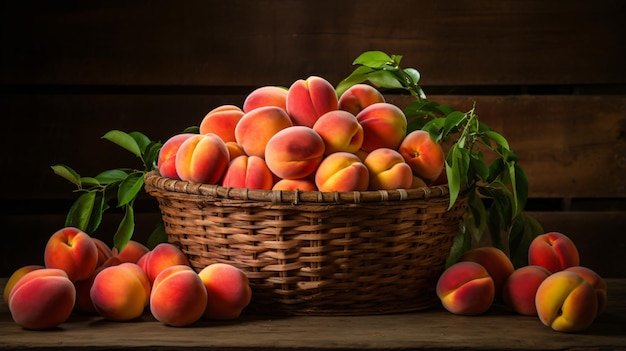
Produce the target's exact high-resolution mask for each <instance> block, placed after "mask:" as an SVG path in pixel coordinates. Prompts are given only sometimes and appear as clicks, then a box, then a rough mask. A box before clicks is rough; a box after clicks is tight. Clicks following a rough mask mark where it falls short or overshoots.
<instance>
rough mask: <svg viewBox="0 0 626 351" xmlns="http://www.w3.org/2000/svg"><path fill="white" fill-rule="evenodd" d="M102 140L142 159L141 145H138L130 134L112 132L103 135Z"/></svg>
mask: <svg viewBox="0 0 626 351" xmlns="http://www.w3.org/2000/svg"><path fill="white" fill-rule="evenodd" d="M102 138H103V139H106V140H108V141H110V142H112V143H114V144H116V145H118V146H120V147H122V148H124V149H126V150H128V151H130V152H132V153H133V154H134V155H135V156H137V157H141V148H140V147H139V144H137V141H136V140H135V138H133V137H132V136H131V135H130V134H128V133H125V132H122V131H119V130H111V131H109V132H107V133H106V134H105V135H103V136H102Z"/></svg>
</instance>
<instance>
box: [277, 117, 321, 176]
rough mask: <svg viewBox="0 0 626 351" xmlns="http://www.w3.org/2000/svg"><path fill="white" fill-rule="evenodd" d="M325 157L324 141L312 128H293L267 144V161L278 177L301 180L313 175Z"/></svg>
mask: <svg viewBox="0 0 626 351" xmlns="http://www.w3.org/2000/svg"><path fill="white" fill-rule="evenodd" d="M323 157H324V140H322V137H320V136H319V134H317V132H316V131H314V130H313V129H312V128H309V127H305V126H292V127H288V128H285V129H283V130H281V131H279V132H278V133H276V134H275V135H274V136H272V138H271V139H270V140H269V141H268V142H267V146H266V152H265V161H266V162H267V166H268V167H269V169H270V170H271V171H272V173H274V174H275V175H276V176H277V177H279V178H283V179H300V178H304V177H306V176H308V175H310V174H312V173H313V172H314V171H315V169H316V168H317V166H318V165H319V164H320V162H321V161H322V158H323Z"/></svg>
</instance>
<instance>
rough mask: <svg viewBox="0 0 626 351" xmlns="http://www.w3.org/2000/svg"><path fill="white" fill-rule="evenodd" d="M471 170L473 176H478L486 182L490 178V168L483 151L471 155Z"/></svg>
mask: <svg viewBox="0 0 626 351" xmlns="http://www.w3.org/2000/svg"><path fill="white" fill-rule="evenodd" d="M469 169H470V171H469V172H470V173H471V174H476V175H477V176H478V177H479V178H480V179H482V180H486V179H487V178H488V177H489V167H488V166H487V164H486V163H485V157H484V155H483V153H482V152H481V151H476V152H472V153H471V154H470V168H469Z"/></svg>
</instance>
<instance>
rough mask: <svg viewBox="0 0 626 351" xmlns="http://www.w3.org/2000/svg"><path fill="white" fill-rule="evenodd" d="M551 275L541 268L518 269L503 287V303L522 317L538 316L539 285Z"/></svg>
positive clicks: (526, 267)
mask: <svg viewBox="0 0 626 351" xmlns="http://www.w3.org/2000/svg"><path fill="white" fill-rule="evenodd" d="M550 274H552V273H550V271H549V270H547V269H545V268H543V267H541V266H524V267H521V268H518V269H516V270H515V271H514V272H513V273H512V274H511V275H510V276H509V279H507V280H506V282H505V283H504V286H503V287H502V301H503V302H504V303H505V304H506V305H507V306H509V307H510V308H511V309H512V310H513V311H515V312H517V313H519V314H521V315H525V316H536V315H537V307H536V306H535V295H536V294H537V289H538V288H539V285H541V283H542V282H543V281H544V280H545V279H546V278H547V277H548V276H550Z"/></svg>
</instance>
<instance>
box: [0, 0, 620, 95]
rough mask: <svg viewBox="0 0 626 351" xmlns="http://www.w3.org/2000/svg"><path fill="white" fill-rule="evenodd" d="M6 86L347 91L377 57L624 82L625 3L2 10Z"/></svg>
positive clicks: (293, 2) (486, 71)
mask: <svg viewBox="0 0 626 351" xmlns="http://www.w3.org/2000/svg"><path fill="white" fill-rule="evenodd" d="M2 10H3V11H2V12H1V15H0V16H1V17H0V23H1V26H2V27H1V28H2V30H1V31H0V39H1V41H2V43H3V45H2V46H3V47H2V51H3V55H1V56H0V83H1V84H10V85H12V84H18V85H19V84H52V85H54V84H61V85H65V84H70V85H72V84H86V85H121V86H126V85H155V86H164V85H177V86H259V85H264V84H282V85H284V84H288V83H290V82H292V81H293V80H295V79H297V78H306V77H307V76H308V75H314V74H315V75H321V76H323V77H326V78H327V79H329V80H331V81H332V82H333V83H337V82H338V80H339V79H341V78H343V77H345V76H346V75H347V74H348V73H349V72H350V71H351V70H352V69H353V67H352V66H351V65H350V63H351V62H352V60H353V59H354V58H355V57H356V56H357V55H358V54H360V53H361V52H363V51H365V50H383V51H386V52H388V53H391V54H401V55H404V56H405V60H404V64H405V66H407V67H417V68H418V69H419V70H420V71H421V72H422V73H423V79H422V80H423V83H424V84H426V85H452V86H454V85H484V84H488V85H493V84H498V85H510V84H615V83H617V84H624V83H625V82H626V70H624V69H623V61H622V58H623V56H624V54H625V50H626V29H625V28H624V26H623V25H622V16H623V14H624V13H625V12H626V3H624V2H623V1H620V0H598V1H587V0H575V1H566V0H558V1H549V2H546V1H541V0H531V1H522V0H509V1H497V2H494V1H486V0H480V1H472V2H467V1H462V0H454V1H446V2H441V1H435V0H429V1H420V2H415V1H410V0H402V1H392V2H380V1H373V0H366V1H359V2H347V1H341V2H336V1H331V0H322V1H306V0H288V1H276V0H264V1H254V2H248V1H241V0H239V1H227V2H218V1H195V2H194V1H184V2H177V3H176V4H172V3H171V2H169V1H162V0H159V1H133V2H126V1H108V2H106V3H85V2H79V1H69V2H64V3H63V4H62V5H60V4H56V3H55V4H52V3H50V2H46V1H41V0H25V1H12V2H7V3H5V4H3V9H2Z"/></svg>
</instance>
